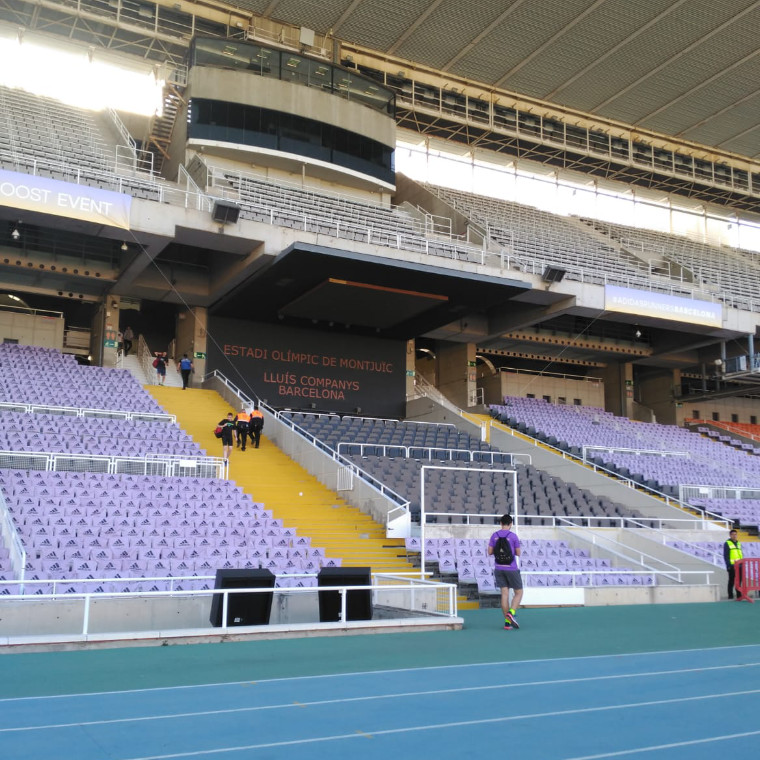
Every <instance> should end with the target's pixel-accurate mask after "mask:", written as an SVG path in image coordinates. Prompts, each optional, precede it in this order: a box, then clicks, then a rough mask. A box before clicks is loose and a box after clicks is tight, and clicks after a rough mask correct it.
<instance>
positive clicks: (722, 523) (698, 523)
mask: <svg viewBox="0 0 760 760" xmlns="http://www.w3.org/2000/svg"><path fill="white" fill-rule="evenodd" d="M496 422H498V421H497V420H489V421H488V424H489V425H491V426H492V430H493V429H494V428H493V426H494V423H496ZM495 429H496V430H497V431H498V432H499V433H501V434H503V435H510V436H512V437H513V438H518V437H519V438H521V439H524V440H529V441H532V442H533V445H535V446H541V447H542V448H544V449H548V450H550V451H552V453H554V454H556V455H557V456H561V457H562V458H563V459H568V460H571V461H574V462H579V463H582V464H584V465H585V466H586V467H588V468H590V469H591V470H592V471H593V472H598V473H600V474H602V475H604V476H605V477H608V478H611V479H612V480H616V481H618V482H619V483H620V484H622V485H624V486H626V487H627V488H631V489H633V490H637V491H642V492H644V493H647V494H649V495H650V496H654V497H655V498H657V499H659V500H661V501H663V502H665V504H667V505H668V506H674V507H677V508H679V509H682V510H685V511H688V510H693V509H694V507H692V506H691V504H689V503H688V502H685V501H684V500H683V499H681V498H675V497H673V496H671V495H669V494H666V493H663V492H662V491H658V490H657V489H655V488H651V487H650V486H647V485H644V484H643V483H639V482H638V481H636V480H633V479H632V478H628V477H625V476H624V475H621V474H620V473H618V472H615V471H614V470H610V469H608V468H606V467H603V466H602V465H599V464H595V463H594V462H584V461H583V458H582V457H579V456H576V455H575V454H571V453H570V452H568V451H565V450H564V449H560V448H557V447H556V446H552V445H551V444H550V443H546V442H545V441H539V440H538V439H537V438H534V437H533V436H531V435H528V434H527V433H520V432H518V431H516V430H514V429H513V428H511V427H509V426H507V425H504V424H503V423H498V427H496V428H495ZM491 436H493V432H492V433H491ZM699 512H700V515H699V516H698V517H693V518H689V520H688V521H689V522H690V523H692V524H693V527H695V528H697V529H700V530H705V529H707V528H708V527H709V526H710V524H712V525H716V526H719V527H720V528H722V529H724V530H728V529H729V525H730V524H731V523H730V521H728V520H726V519H725V518H724V517H723V516H722V515H719V514H717V513H715V512H710V511H709V510H706V509H702V508H701V507H700V508H699ZM594 519H598V518H597V517H596V516H594ZM647 519H650V518H647ZM651 519H654V518H651ZM671 521H672V520H671V519H670V518H666V519H665V522H671Z"/></svg>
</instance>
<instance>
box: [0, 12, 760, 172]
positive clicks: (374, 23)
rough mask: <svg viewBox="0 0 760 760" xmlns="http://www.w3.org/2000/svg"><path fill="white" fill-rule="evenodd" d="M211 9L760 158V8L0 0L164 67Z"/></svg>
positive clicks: (21, 16) (27, 21) (30, 20)
mask: <svg viewBox="0 0 760 760" xmlns="http://www.w3.org/2000/svg"><path fill="white" fill-rule="evenodd" d="M117 11H118V13H117ZM204 14H205V17H206V23H205V25H204V24H202V23H195V22H194V23H193V24H192V30H193V31H201V32H202V33H203V32H206V33H207V32H208V31H209V29H210V26H209V25H210V24H211V19H216V20H219V19H224V18H225V14H226V19H227V23H228V24H229V26H230V30H234V29H235V28H236V27H238V28H239V27H244V26H245V24H244V23H240V21H237V20H236V21H235V23H234V24H233V23H230V20H231V19H232V18H233V16H234V18H236V19H237V18H241V19H242V20H243V21H244V22H245V21H247V20H250V22H251V23H254V22H260V21H261V20H262V18H263V19H265V20H266V19H271V20H273V21H277V22H281V23H285V24H289V25H293V26H296V27H305V28H306V29H309V30H314V31H315V32H316V33H317V34H319V35H326V36H327V38H328V39H333V40H335V41H338V42H341V43H344V44H345V45H347V46H358V47H361V48H363V49H366V50H368V51H373V52H374V53H376V54H379V55H380V56H383V57H386V58H387V59H389V60H391V61H398V62H399V64H400V66H401V67H408V68H414V67H415V66H419V67H424V68H427V69H430V70H432V71H436V72H439V73H442V74H444V75H447V74H448V75H450V76H454V77H458V78H466V79H468V80H470V81H472V82H473V83H481V84H482V85H483V86H484V88H485V90H486V91H489V90H491V89H498V90H505V91H508V92H513V93H517V94H519V95H523V96H527V97H530V98H535V99H539V100H542V101H545V102H547V103H550V104H555V105H557V106H560V107H565V108H569V109H573V110H577V111H580V112H585V113H587V114H589V115H591V116H596V117H598V118H602V119H606V120H614V121H619V122H621V123H624V124H627V125H632V126H634V127H638V128H640V129H642V130H646V131H654V132H657V133H661V134H663V135H666V136H670V137H677V138H680V139H682V140H686V141H690V142H693V143H696V144H701V145H705V146H711V147H715V148H719V149H721V150H722V151H726V152H730V153H734V154H736V155H738V156H745V157H750V158H757V157H760V121H759V120H758V118H757V114H758V113H760V88H759V87H758V82H760V51H759V49H758V44H757V36H758V30H760V2H757V1H756V0H722V2H714V0H646V1H645V2H631V0H475V1H474V2H462V0H384V1H383V2H379V1H378V0H328V1H325V2H315V1H314V0H231V2H229V3H222V2H213V1H212V0H205V2H204V0H201V2H193V3H190V2H185V1H184V0H183V1H182V2H177V0H154V1H153V2H147V1H146V2H143V0H111V2H109V3H105V2H102V0H78V2H71V1H68V2H67V0H0V21H4V22H6V23H10V24H14V25H20V26H23V27H25V28H33V29H36V30H37V31H40V32H43V33H53V34H58V35H62V36H68V37H69V38H70V39H75V40H80V41H84V42H87V41H91V42H92V43H93V44H94V45H95V46H96V47H111V48H113V49H114V50H118V51H121V52H137V50H138V49H140V50H141V54H142V55H143V56H144V57H145V58H149V59H154V60H160V59H161V58H162V56H163V57H172V56H174V57H175V58H176V55H177V52H178V51H179V50H181V48H182V47H183V46H185V45H186V44H187V41H188V40H189V37H190V36H191V33H188V29H189V27H188V26H187V24H186V23H184V22H183V18H184V17H187V18H191V17H192V18H193V19H197V18H203V16H204ZM230 14H233V15H230ZM237 14H240V15H237ZM111 17H112V18H111ZM159 18H163V19H165V20H168V22H169V23H170V25H173V28H174V33H173V34H160V33H159V27H160V25H159V24H158V23H157V21H158V19H159ZM109 19H110V20H109ZM154 22H156V23H155V25H154ZM151 26H154V28H155V32H156V33H155V34H153V35H152V34H151V31H150V27H151ZM140 29H143V30H144V32H143V33H142V34H140V33H139V30H140Z"/></svg>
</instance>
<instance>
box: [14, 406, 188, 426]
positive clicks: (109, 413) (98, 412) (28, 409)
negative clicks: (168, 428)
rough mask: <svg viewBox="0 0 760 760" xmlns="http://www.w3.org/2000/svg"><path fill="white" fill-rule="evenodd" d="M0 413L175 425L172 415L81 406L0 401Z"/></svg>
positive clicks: (175, 419)
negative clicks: (52, 415) (169, 423)
mask: <svg viewBox="0 0 760 760" xmlns="http://www.w3.org/2000/svg"><path fill="white" fill-rule="evenodd" d="M0 411H8V412H24V413H26V414H59V415H62V416H64V417H97V418H98V419H108V420H135V421H139V422H171V423H175V422H176V421H177V417H176V415H174V414H163V413H157V412H122V411H118V410H116V409H89V408H87V407H81V406H53V405H50V404H25V403H23V402H14V401H2V402H0Z"/></svg>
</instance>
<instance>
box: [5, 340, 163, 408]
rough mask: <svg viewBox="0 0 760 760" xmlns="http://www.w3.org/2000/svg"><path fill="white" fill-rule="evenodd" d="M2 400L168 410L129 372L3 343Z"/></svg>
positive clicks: (71, 357) (40, 349) (51, 404)
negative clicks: (89, 365) (82, 364)
mask: <svg viewBox="0 0 760 760" xmlns="http://www.w3.org/2000/svg"><path fill="white" fill-rule="evenodd" d="M0 398H2V399H3V401H4V402H8V401H14V402H19V403H23V404H47V405H50V406H67V407H85V408H89V409H114V410H117V411H140V412H146V413H153V414H161V413H163V410H162V409H161V407H160V406H159V405H158V403H156V401H155V400H154V399H153V398H152V396H150V394H149V393H148V392H147V391H146V390H145V389H144V388H143V387H142V386H141V385H140V384H139V383H138V381H137V380H136V379H135V378H134V377H133V376H132V375H131V374H130V373H129V372H125V371H123V370H118V369H109V368H104V367H85V366H80V365H79V364H77V362H76V360H75V359H74V357H73V356H71V355H66V356H64V355H62V354H61V353H60V351H57V350H55V349H46V348H40V347H36V346H23V345H16V344H10V343H2V344H0Z"/></svg>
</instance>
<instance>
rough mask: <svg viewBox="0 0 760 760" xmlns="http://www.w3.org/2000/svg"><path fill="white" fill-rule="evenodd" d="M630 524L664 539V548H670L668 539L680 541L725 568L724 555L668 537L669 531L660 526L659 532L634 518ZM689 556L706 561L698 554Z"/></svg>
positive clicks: (714, 563)
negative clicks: (703, 553)
mask: <svg viewBox="0 0 760 760" xmlns="http://www.w3.org/2000/svg"><path fill="white" fill-rule="evenodd" d="M628 522H630V523H633V524H634V525H635V526H636V527H637V528H641V529H642V530H643V531H647V530H651V531H653V532H654V533H656V534H657V537H658V538H661V539H662V541H661V543H662V545H663V546H669V545H668V543H667V541H666V539H668V538H670V540H671V541H680V542H681V543H682V544H687V545H688V546H690V547H692V548H693V549H695V550H698V551H702V552H707V553H708V554H709V555H710V557H711V558H712V560H711V564H713V565H717V566H718V567H722V566H723V557H722V555H720V554H717V553H716V552H714V551H711V550H709V549H705V548H703V547H701V546H700V545H699V544H695V543H694V542H693V541H685V540H684V539H683V538H680V537H676V536H674V535H672V534H670V536H668V533H667V529H666V528H663V527H662V526H660V528H659V530H656V529H654V528H652V526H651V525H647V524H646V523H644V522H641V521H640V520H637V519H635V518H633V517H629V518H628ZM669 548H671V549H676V551H678V549H677V547H675V546H670V547H669ZM689 556H693V557H696V559H704V557H699V556H698V555H697V554H692V553H690V554H689Z"/></svg>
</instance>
